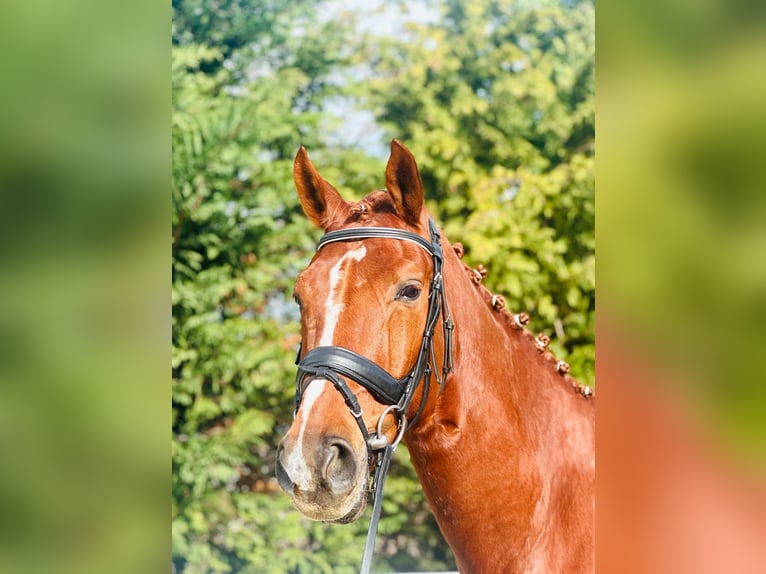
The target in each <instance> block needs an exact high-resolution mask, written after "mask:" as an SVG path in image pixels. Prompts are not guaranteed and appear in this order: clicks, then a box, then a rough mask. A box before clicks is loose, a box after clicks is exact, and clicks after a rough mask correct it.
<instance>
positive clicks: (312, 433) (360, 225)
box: [277, 140, 445, 523]
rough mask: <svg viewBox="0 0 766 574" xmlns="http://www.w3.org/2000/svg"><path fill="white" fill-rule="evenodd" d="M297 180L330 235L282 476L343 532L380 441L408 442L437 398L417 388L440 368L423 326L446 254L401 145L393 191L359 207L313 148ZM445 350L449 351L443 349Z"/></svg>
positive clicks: (390, 178) (315, 268)
mask: <svg viewBox="0 0 766 574" xmlns="http://www.w3.org/2000/svg"><path fill="white" fill-rule="evenodd" d="M293 175H294V179H295V185H296V188H297V190H298V195H299V197H300V202H301V205H302V207H303V210H304V212H305V213H306V215H307V216H308V218H309V219H310V220H311V222H312V223H314V224H315V225H316V226H318V227H320V228H321V229H323V230H324V231H325V236H324V238H323V239H322V240H320V244H319V247H318V249H317V253H316V254H315V255H314V257H313V259H312V260H311V262H310V263H309V265H308V267H307V268H306V269H305V270H303V271H302V272H301V273H300V274H299V275H298V278H297V280H296V283H295V299H296V301H297V302H298V304H299V306H300V309H301V337H302V343H301V345H302V346H301V352H300V354H299V360H300V363H299V369H298V373H299V374H298V381H297V387H298V390H297V395H296V396H297V403H296V411H295V418H294V420H293V423H292V425H291V427H290V429H289V430H288V432H287V434H286V436H285V437H284V439H283V440H282V442H281V443H280V445H279V449H278V453H277V477H278V480H279V484H280V485H281V487H282V488H283V489H284V490H285V492H286V493H287V494H288V495H289V496H290V497H291V498H292V500H293V502H294V504H295V506H296V507H297V508H298V510H300V511H301V512H302V513H303V514H304V515H305V516H307V517H308V518H311V519H314V520H322V521H327V522H339V523H345V522H351V521H353V520H355V519H357V518H358V517H359V516H360V515H361V514H362V512H363V511H364V509H365V506H366V503H367V493H368V490H369V477H370V472H371V470H372V467H373V465H374V460H375V453H374V451H375V448H376V447H375V445H374V444H372V443H373V440H372V439H375V440H377V441H381V440H382V441H383V443H384V444H385V443H388V444H392V443H394V442H395V441H397V440H398V439H400V438H401V433H403V432H404V428H403V427H404V426H405V425H406V417H407V416H408V415H409V416H410V417H412V415H411V413H409V411H410V410H417V406H418V405H419V404H420V399H421V398H427V396H425V393H426V391H425V390H424V389H422V388H418V385H419V383H420V380H421V379H422V378H423V372H424V369H427V368H428V363H429V359H430V356H426V357H425V359H423V348H424V345H423V340H424V326H426V324H427V322H428V321H429V318H431V316H432V315H434V313H436V314H437V315H438V312H439V309H438V307H437V310H436V311H433V308H434V305H433V304H432V303H431V301H432V300H433V299H434V298H435V296H434V293H433V289H434V275H436V272H435V271H436V270H435V267H436V266H437V262H436V261H437V259H435V257H436V255H434V253H435V251H434V250H436V251H438V255H439V257H440V256H441V246H440V245H437V244H439V236H438V232H436V231H435V227H434V226H433V224H432V223H431V222H430V220H429V218H428V215H427V213H426V209H425V205H424V202H423V187H422V183H421V180H420V175H419V173H418V168H417V166H416V163H415V159H414V158H413V156H412V154H411V153H410V152H409V150H407V149H406V148H405V147H404V146H403V145H402V144H401V143H399V142H398V141H396V140H394V141H393V142H392V143H391V155H390V158H389V160H388V164H387V166H386V174H385V181H386V187H385V189H383V190H377V191H373V192H371V193H369V194H368V195H367V196H366V197H365V198H364V199H362V200H361V201H359V202H351V201H346V200H344V199H343V198H342V197H341V196H340V194H339V193H338V191H337V190H336V189H335V188H334V187H333V186H332V185H331V184H330V183H328V182H327V181H326V180H324V179H323V178H322V177H321V176H320V175H319V173H318V172H317V170H316V169H315V168H314V166H313V164H312V163H311V161H310V159H309V157H308V154H307V152H306V150H305V149H304V148H301V149H300V150H299V151H298V154H297V156H296V158H295V163H294V171H293ZM375 230H378V231H377V232H376V231H375ZM376 233H380V235H376ZM434 234H436V235H435V237H434ZM392 237H393V238H394V239H400V240H399V241H392V240H391V238H392ZM439 275H440V274H439ZM442 304H443V305H444V304H445V303H444V302H442ZM435 320H436V319H435V318H433V320H432V321H431V323H434V322H435ZM426 329H427V326H426ZM438 344H439V346H440V347H439V350H440V351H442V350H443V339H439V343H438ZM431 353H432V351H431V349H430V347H429V348H428V353H427V355H430V354H431ZM365 381H366V382H367V384H364V383H365ZM407 389H409V390H407ZM405 392H408V393H409V396H405ZM413 397H414V399H415V400H414V401H413V406H410V404H409V403H410V400H411V399H412V398H413ZM392 405H395V408H393V409H392V408H387V407H389V406H392ZM378 448H379V447H378Z"/></svg>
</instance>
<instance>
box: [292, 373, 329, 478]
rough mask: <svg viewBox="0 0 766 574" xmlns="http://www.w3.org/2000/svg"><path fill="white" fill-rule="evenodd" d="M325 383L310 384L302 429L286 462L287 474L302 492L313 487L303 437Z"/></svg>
mask: <svg viewBox="0 0 766 574" xmlns="http://www.w3.org/2000/svg"><path fill="white" fill-rule="evenodd" d="M325 383H327V380H325V379H316V380H314V381H312V382H311V383H309V386H308V388H307V389H306V392H305V393H304V395H303V400H302V401H301V408H300V416H301V417H302V419H301V428H300V430H299V431H298V439H297V441H296V443H295V448H294V449H293V450H292V451H290V454H289V455H288V457H287V461H286V462H285V469H286V470H287V473H288V474H289V475H290V478H291V479H292V481H293V483H294V484H295V485H296V486H297V487H298V488H300V489H301V490H309V488H310V487H311V471H310V470H309V467H308V464H306V459H305V458H304V457H303V435H304V434H305V432H306V425H307V424H308V422H309V413H310V412H311V408H312V407H313V406H314V403H315V402H316V400H317V399H318V398H319V395H321V394H322V391H323V390H324V387H325Z"/></svg>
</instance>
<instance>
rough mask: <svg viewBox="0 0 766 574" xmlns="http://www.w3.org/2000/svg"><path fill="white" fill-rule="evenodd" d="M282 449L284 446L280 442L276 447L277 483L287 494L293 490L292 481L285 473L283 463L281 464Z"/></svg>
mask: <svg viewBox="0 0 766 574" xmlns="http://www.w3.org/2000/svg"><path fill="white" fill-rule="evenodd" d="M284 451H285V449H284V446H283V445H282V444H281V443H280V445H279V448H278V449H277V482H278V483H279V486H280V487H282V490H284V491H285V492H287V493H288V494H289V493H291V492H292V491H293V481H292V479H291V478H290V475H289V474H288V473H287V469H286V468H285V466H284V464H282V455H283V454H284Z"/></svg>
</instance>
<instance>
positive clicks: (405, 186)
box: [386, 140, 423, 225]
mask: <svg viewBox="0 0 766 574" xmlns="http://www.w3.org/2000/svg"><path fill="white" fill-rule="evenodd" d="M386 189H387V190H388V193H389V194H390V195H391V198H392V199H393V200H394V205H395V206H396V210H397V212H398V213H399V215H401V216H402V217H403V218H404V220H405V221H406V222H407V223H409V224H410V225H415V224H416V223H417V222H418V221H419V220H420V216H421V212H422V211H423V183H422V182H421V181H420V174H419V173H418V166H417V164H416V163H415V157H414V156H413V155H412V153H411V152H410V150H408V149H407V148H406V147H404V145H403V144H402V143H401V142H400V141H399V140H392V141H391V156H390V157H389V158H388V164H387V165H386Z"/></svg>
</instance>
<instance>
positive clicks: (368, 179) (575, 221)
mask: <svg viewBox="0 0 766 574" xmlns="http://www.w3.org/2000/svg"><path fill="white" fill-rule="evenodd" d="M594 25H595V22H594V11H593V3H592V2H587V1H586V2H575V3H566V4H564V3H560V2H536V3H530V2H496V1H488V0H484V1H477V0H470V1H466V0H449V1H440V2H395V3H383V2H356V3H348V2H346V3H344V2H317V1H309V0H293V1H290V2H281V3H278V4H276V3H275V4H273V5H272V4H270V3H262V2H246V1H234V2H224V3H216V4H212V3H208V2H200V1H196V2H195V1H193V0H192V1H189V0H183V1H182V0H178V1H176V2H174V4H173V76H172V80H173V226H172V232H173V550H172V551H173V566H174V568H175V570H176V571H177V572H187V573H202V572H274V573H278V572H355V571H356V570H357V569H358V566H359V562H360V558H361V555H362V549H363V545H364V536H365V533H366V528H367V523H368V520H369V518H368V516H367V515H365V516H364V517H363V518H362V519H361V520H359V521H358V522H356V523H355V524H353V525H342V526H337V525H326V524H317V523H312V522H310V521H307V520H304V519H302V518H301V517H300V515H299V513H298V512H297V511H295V510H294V509H292V508H291V505H290V502H289V500H288V498H287V497H286V496H285V495H284V494H283V493H281V491H280V490H279V488H278V486H277V484H276V480H275V479H274V455H275V449H276V445H277V443H278V441H279V440H280V438H281V436H282V435H283V434H284V432H285V431H286V429H287V427H288V426H289V424H290V422H291V420H292V409H293V406H294V400H293V396H294V377H295V367H294V365H293V361H294V358H295V353H296V351H297V347H298V332H299V326H298V323H297V320H298V310H297V307H296V306H295V305H294V303H293V302H292V285H293V282H294V279H295V276H296V274H297V272H298V271H299V270H301V269H302V268H303V267H305V266H306V264H307V263H308V260H309V259H310V257H311V255H312V253H313V251H314V247H315V244H316V240H317V239H318V237H319V235H320V232H319V230H316V229H313V228H312V227H311V225H310V224H309V223H308V221H307V220H306V218H305V216H304V215H303V213H302V212H301V209H300V206H299V204H298V199H297V194H296V192H295V190H294V186H293V183H292V160H293V157H294V156H295V153H296V151H297V150H298V147H299V146H300V145H304V146H306V147H307V148H308V150H309V152H310V154H311V156H312V159H313V161H314V163H315V165H316V166H317V167H318V168H319V170H320V172H321V173H322V174H323V176H324V177H325V178H327V179H328V180H329V181H331V182H332V183H333V184H335V185H336V186H337V187H338V189H339V190H340V191H341V193H342V194H344V195H345V196H346V197H349V198H360V197H361V196H362V195H363V194H366V193H367V192H368V191H370V190H372V189H378V188H380V187H381V186H382V185H383V176H384V170H385V161H386V159H387V156H388V142H389V141H390V139H391V138H393V137H396V138H399V139H401V140H402V141H403V142H404V143H405V145H407V146H408V147H409V148H410V149H411V150H412V152H413V153H414V154H415V157H416V158H417V160H418V164H419V167H420V170H421V174H422V177H423V180H424V183H425V187H426V195H427V198H428V205H429V208H430V210H431V212H432V213H433V214H435V215H436V217H437V220H438V221H440V222H441V223H442V225H443V226H444V229H445V232H446V234H447V236H448V237H449V238H450V239H451V240H452V241H453V242H454V241H461V242H463V243H464V244H465V247H466V258H465V261H466V262H467V263H468V264H469V265H472V266H476V265H477V264H479V263H481V264H484V265H485V266H486V268H487V269H488V271H489V277H488V278H487V280H486V283H487V285H488V287H489V288H490V289H491V290H493V292H498V293H501V294H503V295H504V296H505V297H506V299H507V304H508V306H509V308H511V309H513V310H516V311H521V310H523V311H527V312H528V313H529V314H530V315H531V316H532V318H533V319H532V324H531V326H532V328H533V329H536V332H537V331H543V332H546V333H548V334H550V336H551V338H552V343H551V346H552V348H553V349H554V351H555V352H556V353H557V355H558V356H559V357H561V358H562V359H564V360H567V361H568V362H569V363H570V364H571V366H572V372H573V374H574V375H575V376H576V377H578V378H580V379H581V380H582V381H583V382H586V383H589V384H593V379H594V343H593V338H594V295H595V292H594V290H595V259H594V249H595V245H594V182H593V177H594V149H593V148H594V50H595V46H594ZM402 451H404V449H402ZM368 514H369V510H368ZM383 514H384V516H383V519H382V520H381V525H380V536H379V539H378V546H377V548H378V550H377V553H376V557H375V567H376V569H378V570H379V571H397V570H398V571H402V570H407V571H416V570H448V569H454V567H455V566H454V562H453V558H452V556H451V554H450V552H449V549H448V547H447V546H446V544H445V543H444V542H443V540H442V539H441V535H440V534H439V531H438V528H437V527H436V525H435V523H434V520H433V518H432V516H431V514H430V512H429V510H428V508H427V505H426V504H425V502H424V498H423V495H422V493H421V490H420V486H419V484H418V482H417V479H416V478H415V475H414V472H413V470H412V467H411V466H410V464H409V461H408V458H407V454H406V451H404V452H401V453H400V455H399V456H398V457H397V462H396V465H395V467H394V468H393V470H392V476H391V478H390V480H389V482H388V483H387V487H386V497H385V502H384V512H383Z"/></svg>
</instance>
